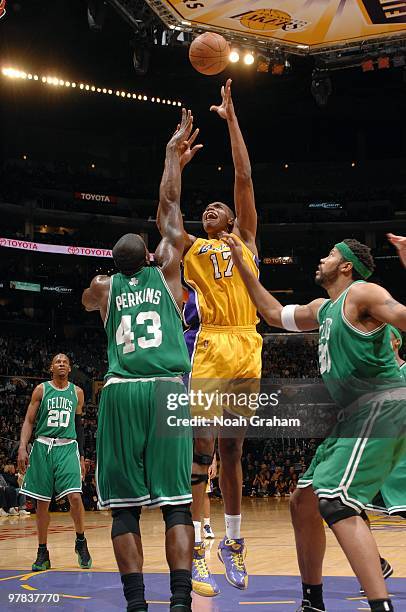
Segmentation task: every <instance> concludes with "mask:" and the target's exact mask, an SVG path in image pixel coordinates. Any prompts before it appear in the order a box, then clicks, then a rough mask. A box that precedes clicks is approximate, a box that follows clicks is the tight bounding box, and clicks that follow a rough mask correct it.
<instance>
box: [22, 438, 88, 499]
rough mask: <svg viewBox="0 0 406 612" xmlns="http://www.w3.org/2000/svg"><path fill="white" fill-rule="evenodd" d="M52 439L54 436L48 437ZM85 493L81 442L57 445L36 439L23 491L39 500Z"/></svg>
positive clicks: (74, 441) (73, 441)
mask: <svg viewBox="0 0 406 612" xmlns="http://www.w3.org/2000/svg"><path fill="white" fill-rule="evenodd" d="M49 440H51V438H49ZM81 492H82V474H81V470H80V457H79V450H78V443H77V442H76V440H72V441H71V442H69V443H67V444H61V445H60V446H59V445H56V444H52V443H46V442H40V441H39V440H38V439H37V440H35V442H34V444H33V447H32V450H31V453H30V459H29V465H28V468H27V471H26V473H25V476H24V481H23V485H22V488H21V490H20V493H24V494H25V495H28V496H29V497H33V498H34V499H38V500H40V501H51V498H52V496H53V495H54V494H55V499H56V500H58V499H60V498H61V497H64V496H65V495H68V494H69V493H81Z"/></svg>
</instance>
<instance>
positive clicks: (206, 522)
mask: <svg viewBox="0 0 406 612" xmlns="http://www.w3.org/2000/svg"><path fill="white" fill-rule="evenodd" d="M203 525H209V526H210V517H209V518H205V519H203Z"/></svg>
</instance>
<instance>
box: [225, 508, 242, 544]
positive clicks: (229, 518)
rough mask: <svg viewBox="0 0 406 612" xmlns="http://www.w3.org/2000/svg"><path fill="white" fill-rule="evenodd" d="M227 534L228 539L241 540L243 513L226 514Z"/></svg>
mask: <svg viewBox="0 0 406 612" xmlns="http://www.w3.org/2000/svg"><path fill="white" fill-rule="evenodd" d="M224 519H225V522H226V536H227V539H228V540H239V539H240V538H241V534H240V529H241V514H225V515H224Z"/></svg>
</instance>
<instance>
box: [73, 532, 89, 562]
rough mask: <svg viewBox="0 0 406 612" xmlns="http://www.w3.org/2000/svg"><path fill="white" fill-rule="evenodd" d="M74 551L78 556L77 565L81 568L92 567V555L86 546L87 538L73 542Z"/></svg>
mask: <svg viewBox="0 0 406 612" xmlns="http://www.w3.org/2000/svg"><path fill="white" fill-rule="evenodd" d="M75 553H76V554H77V556H78V563H79V567H81V568H82V569H90V568H91V567H92V557H91V556H90V553H89V550H88V548H87V540H86V538H84V539H83V540H78V539H77V538H76V542H75Z"/></svg>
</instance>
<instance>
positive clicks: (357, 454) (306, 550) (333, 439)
mask: <svg viewBox="0 0 406 612" xmlns="http://www.w3.org/2000/svg"><path fill="white" fill-rule="evenodd" d="M224 239H225V240H226V242H227V244H228V245H229V246H230V248H231V250H232V258H233V261H234V263H235V266H236V267H238V269H239V270H240V273H241V275H242V277H243V279H244V281H245V282H246V284H247V288H248V290H249V293H250V296H251V297H252V299H253V300H254V302H255V304H256V305H257V308H258V310H259V311H260V312H261V313H262V314H263V316H264V318H265V320H266V321H267V323H269V324H270V325H274V326H275V327H281V328H284V329H286V330H288V331H296V332H298V331H310V330H312V329H319V365H320V374H321V376H322V378H323V382H324V383H325V385H326V387H327V389H328V391H329V393H330V394H331V396H332V398H333V400H334V401H335V403H336V404H337V406H339V408H340V413H339V418H338V419H337V420H338V424H337V425H336V426H335V428H334V430H333V432H332V434H330V436H329V437H328V438H326V439H325V440H324V442H323V443H322V444H321V445H320V446H319V447H318V449H317V453H316V454H315V456H314V457H313V460H312V462H311V464H310V466H309V468H308V469H307V471H306V473H305V474H304V475H303V476H302V477H301V479H300V480H299V483H298V488H297V490H296V491H295V492H294V494H293V495H292V497H291V514H292V523H293V527H294V531H295V538H296V549H297V555H298V562H299V568H300V573H301V577H302V589H303V600H302V605H301V607H300V610H302V611H303V612H321V611H323V610H325V606H324V601H323V585H322V565H323V558H324V554H325V548H326V536H325V531H324V526H323V522H322V517H323V518H324V520H325V521H326V523H327V525H328V526H329V527H330V529H331V530H332V532H333V533H334V535H335V536H336V538H337V540H338V543H339V544H340V546H341V548H342V550H343V551H344V553H345V555H346V556H347V559H348V560H349V562H350V564H351V567H352V569H353V571H354V573H355V574H356V576H357V577H358V579H359V581H360V583H361V584H362V586H363V588H364V590H365V593H366V594H367V597H368V603H369V606H370V609H371V610H372V611H373V612H391V611H392V610H393V605H392V602H391V600H390V598H389V595H388V591H387V589H386V586H385V582H384V576H383V573H382V570H383V567H382V565H381V562H380V557H379V553H378V549H377V546H376V543H375V541H374V539H373V536H372V534H371V532H370V531H369V529H368V526H367V525H366V524H365V523H364V521H363V520H362V516H361V514H362V511H363V510H365V508H366V507H367V506H368V504H369V503H370V500H371V499H373V498H374V496H375V495H376V494H377V493H378V491H379V490H381V491H383V490H384V487H385V485H386V484H387V482H389V483H391V477H392V475H393V474H394V473H395V470H396V468H397V465H401V462H402V461H403V460H404V457H405V456H406V438H405V435H404V433H405V413H406V389H405V385H404V378H403V374H402V372H401V371H400V369H399V364H398V363H397V361H396V359H395V356H394V354H393V350H392V346H391V342H390V340H391V329H392V327H391V326H392V325H393V326H394V327H398V328H400V329H402V330H406V306H404V305H403V304H400V303H399V302H397V301H396V300H394V299H393V298H392V296H391V295H390V294H389V293H388V292H387V291H386V290H385V289H384V288H383V287H380V286H379V285H376V284H374V283H368V282H366V281H367V279H368V278H369V277H370V275H371V274H372V273H373V270H374V268H375V264H374V260H373V257H372V255H371V253H370V249H369V247H367V246H366V245H363V244H361V243H359V242H358V241H357V240H354V239H347V240H343V241H342V242H339V243H337V244H336V245H335V246H334V247H333V248H332V249H331V251H330V253H329V254H328V256H327V257H324V258H322V259H320V264H319V267H318V270H317V272H316V278H315V281H316V283H317V284H318V285H319V286H321V287H323V288H324V289H325V290H326V291H327V293H328V296H329V299H323V298H317V299H315V300H313V301H312V302H310V303H309V304H307V305H303V306H298V305H296V304H290V305H288V306H284V307H282V305H281V304H280V303H279V302H278V301H277V300H276V299H275V298H274V297H273V296H272V295H270V294H269V292H268V291H267V290H266V289H265V288H264V287H263V286H262V285H261V283H260V282H259V281H258V279H257V278H256V277H255V276H254V275H253V274H252V273H251V271H250V270H249V268H248V267H247V266H246V264H245V262H244V260H243V252H242V250H241V247H240V245H239V243H238V242H237V241H236V240H235V238H234V237H233V236H225V237H224ZM404 242H406V241H404ZM397 247H398V250H399V255H400V257H401V259H402V261H403V263H404V264H405V260H406V256H405V253H404V252H402V250H401V248H402V243H397ZM386 493H387V494H388V495H387V497H388V501H389V502H390V499H389V497H390V496H392V499H393V500H395V499H397V500H399V498H400V495H399V493H401V491H395V490H394V487H393V483H392V485H391V486H390V487H389V488H388V490H387V491H386ZM395 493H396V495H395ZM395 503H396V502H395Z"/></svg>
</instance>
